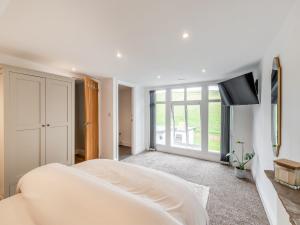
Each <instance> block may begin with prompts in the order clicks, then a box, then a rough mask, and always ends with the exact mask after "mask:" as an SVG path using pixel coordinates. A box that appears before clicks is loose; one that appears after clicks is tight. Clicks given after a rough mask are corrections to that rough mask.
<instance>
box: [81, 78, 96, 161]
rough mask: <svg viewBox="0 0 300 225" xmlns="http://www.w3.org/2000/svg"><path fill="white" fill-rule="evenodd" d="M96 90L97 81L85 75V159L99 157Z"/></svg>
mask: <svg viewBox="0 0 300 225" xmlns="http://www.w3.org/2000/svg"><path fill="white" fill-rule="evenodd" d="M98 91H99V89H98V83H97V82H95V81H93V80H92V79H90V78H88V77H85V78H84V107H85V160H90V159H97V158H99V123H98V121H99V118H98Z"/></svg>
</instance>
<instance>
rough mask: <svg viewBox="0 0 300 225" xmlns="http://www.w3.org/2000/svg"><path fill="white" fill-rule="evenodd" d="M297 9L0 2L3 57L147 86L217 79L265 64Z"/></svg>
mask: <svg viewBox="0 0 300 225" xmlns="http://www.w3.org/2000/svg"><path fill="white" fill-rule="evenodd" d="M293 2H294V0H48V1H46V0H26V1H24V0H10V1H9V0H0V13H1V15H0V52H2V53H5V54H9V55H13V56H17V57H21V58H25V59H28V60H31V61H34V62H38V63H41V64H45V65H47V66H51V67H54V68H57V69H62V70H66V71H70V70H71V68H72V67H76V68H77V71H78V72H80V73H85V74H89V75H92V76H95V77H100V76H115V77H117V78H118V79H120V80H123V81H127V82H133V83H138V84H142V85H146V86H152V85H159V84H173V83H180V82H184V83H187V82H194V81H204V80H215V79H220V78H224V76H225V74H228V73H230V71H232V70H236V69H237V68H239V67H243V66H245V65H248V64H251V63H255V62H257V61H258V60H260V58H261V57H262V56H263V53H264V52H265V50H266V48H267V46H268V45H269V43H270V41H271V40H272V39H273V37H274V36H275V35H276V33H277V32H278V30H279V29H280V27H281V25H282V23H283V22H284V19H285V17H286V15H287V13H288V11H289V9H290V8H291V6H292V3H293ZM7 3H8V4H7ZM184 31H187V32H189V34H190V38H189V39H188V40H182V37H181V35H182V33H183V32H184ZM117 51H120V52H122V54H123V58H122V59H118V58H116V53H117ZM203 68H205V69H206V70H207V72H206V73H202V69H203ZM158 75H160V76H161V79H157V76H158ZM179 78H184V80H178V79H179Z"/></svg>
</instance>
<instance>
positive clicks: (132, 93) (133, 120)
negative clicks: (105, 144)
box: [113, 80, 136, 161]
mask: <svg viewBox="0 0 300 225" xmlns="http://www.w3.org/2000/svg"><path fill="white" fill-rule="evenodd" d="M120 85H122V86H126V87H129V88H131V116H132V122H131V154H132V155H134V154H135V151H136V138H135V136H136V135H135V132H136V129H135V125H136V119H135V91H136V89H135V87H134V85H133V84H130V83H127V82H124V81H119V80H118V81H117V83H116V100H117V101H116V132H115V135H116V138H115V139H116V145H115V146H116V148H115V149H114V153H113V155H114V159H115V160H117V161H119V86H120Z"/></svg>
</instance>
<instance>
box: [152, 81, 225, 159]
mask: <svg viewBox="0 0 300 225" xmlns="http://www.w3.org/2000/svg"><path fill="white" fill-rule="evenodd" d="M220 140H221V98H220V94H219V89H218V86H217V85H198V86H186V87H168V88H165V89H160V90H156V144H157V147H158V149H159V148H160V146H162V147H163V146H165V147H169V148H182V149H192V150H196V151H203V152H210V153H219V152H220V144H221V141H220Z"/></svg>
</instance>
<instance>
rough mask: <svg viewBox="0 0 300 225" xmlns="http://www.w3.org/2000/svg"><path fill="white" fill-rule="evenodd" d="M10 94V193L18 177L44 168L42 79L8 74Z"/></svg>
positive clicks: (43, 95)
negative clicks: (38, 168)
mask: <svg viewBox="0 0 300 225" xmlns="http://www.w3.org/2000/svg"><path fill="white" fill-rule="evenodd" d="M10 92H11V94H10V96H11V99H10V104H11V118H10V122H11V124H12V130H11V132H12V136H11V137H12V139H10V141H9V142H10V149H9V151H8V155H9V162H10V163H9V164H10V171H11V172H10V173H11V174H9V178H10V179H9V180H10V181H9V183H10V188H9V189H10V190H12V191H14V186H15V184H16V182H17V181H18V179H19V178H20V177H21V176H23V175H24V174H25V173H27V172H28V171H30V170H32V169H34V168H36V167H38V166H40V165H42V164H44V158H45V156H44V153H45V127H44V126H43V125H44V124H45V79H44V78H40V77H35V76H30V75H24V74H18V73H10ZM10 194H13V193H10Z"/></svg>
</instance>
